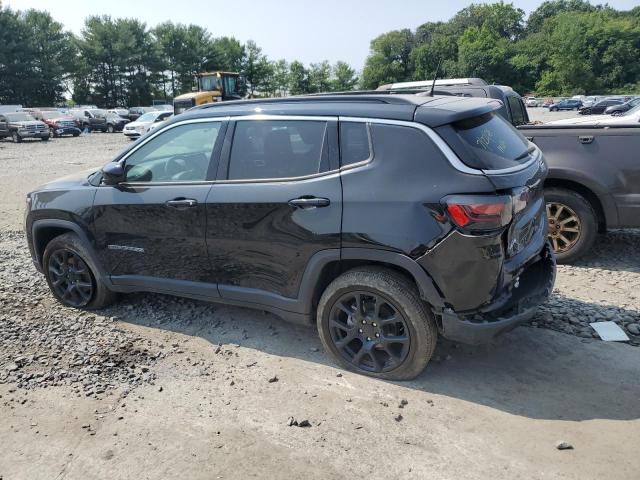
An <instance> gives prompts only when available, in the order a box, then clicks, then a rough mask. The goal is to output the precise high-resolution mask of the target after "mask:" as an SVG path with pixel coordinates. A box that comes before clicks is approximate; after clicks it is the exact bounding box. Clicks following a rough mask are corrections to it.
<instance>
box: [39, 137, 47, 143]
mask: <svg viewBox="0 0 640 480" xmlns="http://www.w3.org/2000/svg"><path fill="white" fill-rule="evenodd" d="M40 140H42V141H43V142H48V141H49V137H40Z"/></svg>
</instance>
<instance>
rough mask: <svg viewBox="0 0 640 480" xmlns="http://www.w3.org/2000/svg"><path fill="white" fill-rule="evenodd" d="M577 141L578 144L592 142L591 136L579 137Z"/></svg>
mask: <svg viewBox="0 0 640 480" xmlns="http://www.w3.org/2000/svg"><path fill="white" fill-rule="evenodd" d="M578 141H579V142H580V143H591V142H593V135H580V136H579V137H578Z"/></svg>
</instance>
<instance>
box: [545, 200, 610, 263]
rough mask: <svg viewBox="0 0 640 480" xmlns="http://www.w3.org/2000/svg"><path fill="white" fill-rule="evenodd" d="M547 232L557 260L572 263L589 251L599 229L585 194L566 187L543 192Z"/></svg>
mask: <svg viewBox="0 0 640 480" xmlns="http://www.w3.org/2000/svg"><path fill="white" fill-rule="evenodd" d="M544 198H545V202H546V204H547V222H548V235H549V241H550V242H551V246H552V247H553V250H554V252H555V253H556V258H557V260H558V263H571V262H573V261H575V260H577V259H578V258H580V257H581V256H583V255H584V254H585V253H587V252H588V251H589V250H590V249H591V247H592V246H593V243H594V242H595V239H596V236H597V233H598V219H597V217H596V213H595V211H594V210H593V207H592V206H591V204H590V203H589V201H588V200H586V199H585V198H584V197H583V196H582V195H580V194H578V193H576V192H574V191H572V190H565V189H563V188H549V189H546V190H545V193H544Z"/></svg>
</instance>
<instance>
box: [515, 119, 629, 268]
mask: <svg viewBox="0 0 640 480" xmlns="http://www.w3.org/2000/svg"><path fill="white" fill-rule="evenodd" d="M620 118H621V117H613V118H612V117H604V120H606V119H608V120H613V121H617V120H619V119H620ZM519 130H520V133H522V134H523V135H525V136H526V137H527V138H530V139H531V141H532V142H533V143H535V144H536V145H537V146H538V147H540V149H541V150H542V151H543V152H544V155H545V159H546V160H547V163H548V165H549V175H548V176H547V178H546V180H545V182H544V189H545V200H546V202H547V216H548V221H549V237H550V239H551V241H552V245H553V247H554V250H555V252H556V256H557V258H558V262H561V263H571V262H573V261H575V260H577V259H579V258H580V257H581V256H583V255H584V254H585V253H587V252H588V251H589V250H590V249H591V247H592V245H593V243H594V241H595V240H596V236H597V234H598V233H602V232H605V231H607V230H608V229H611V228H639V227H640V214H638V212H640V182H638V181H637V180H636V179H637V178H640V163H639V162H638V159H637V152H638V151H640V128H639V124H638V121H637V119H636V120H635V122H631V121H629V125H625V124H623V123H620V124H617V125H615V124H607V125H604V124H600V125H586V124H582V125H530V126H523V127H519Z"/></svg>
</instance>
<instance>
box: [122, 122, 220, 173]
mask: <svg viewBox="0 0 640 480" xmlns="http://www.w3.org/2000/svg"><path fill="white" fill-rule="evenodd" d="M221 125H222V124H221V122H206V123H189V124H185V125H179V126H177V127H173V128H170V129H169V130H166V131H164V132H162V133H161V134H160V135H158V136H156V137H154V138H153V139H151V140H149V141H148V142H147V143H145V144H144V145H143V146H142V147H140V148H139V149H138V150H136V151H135V152H133V153H132V154H131V155H130V156H129V157H128V158H127V159H126V160H125V175H126V181H127V182H184V181H204V180H206V179H207V170H208V169H209V161H210V160H211V154H212V153H213V146H214V145H215V143H216V139H217V138H218V132H219V131H220V127H221Z"/></svg>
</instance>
